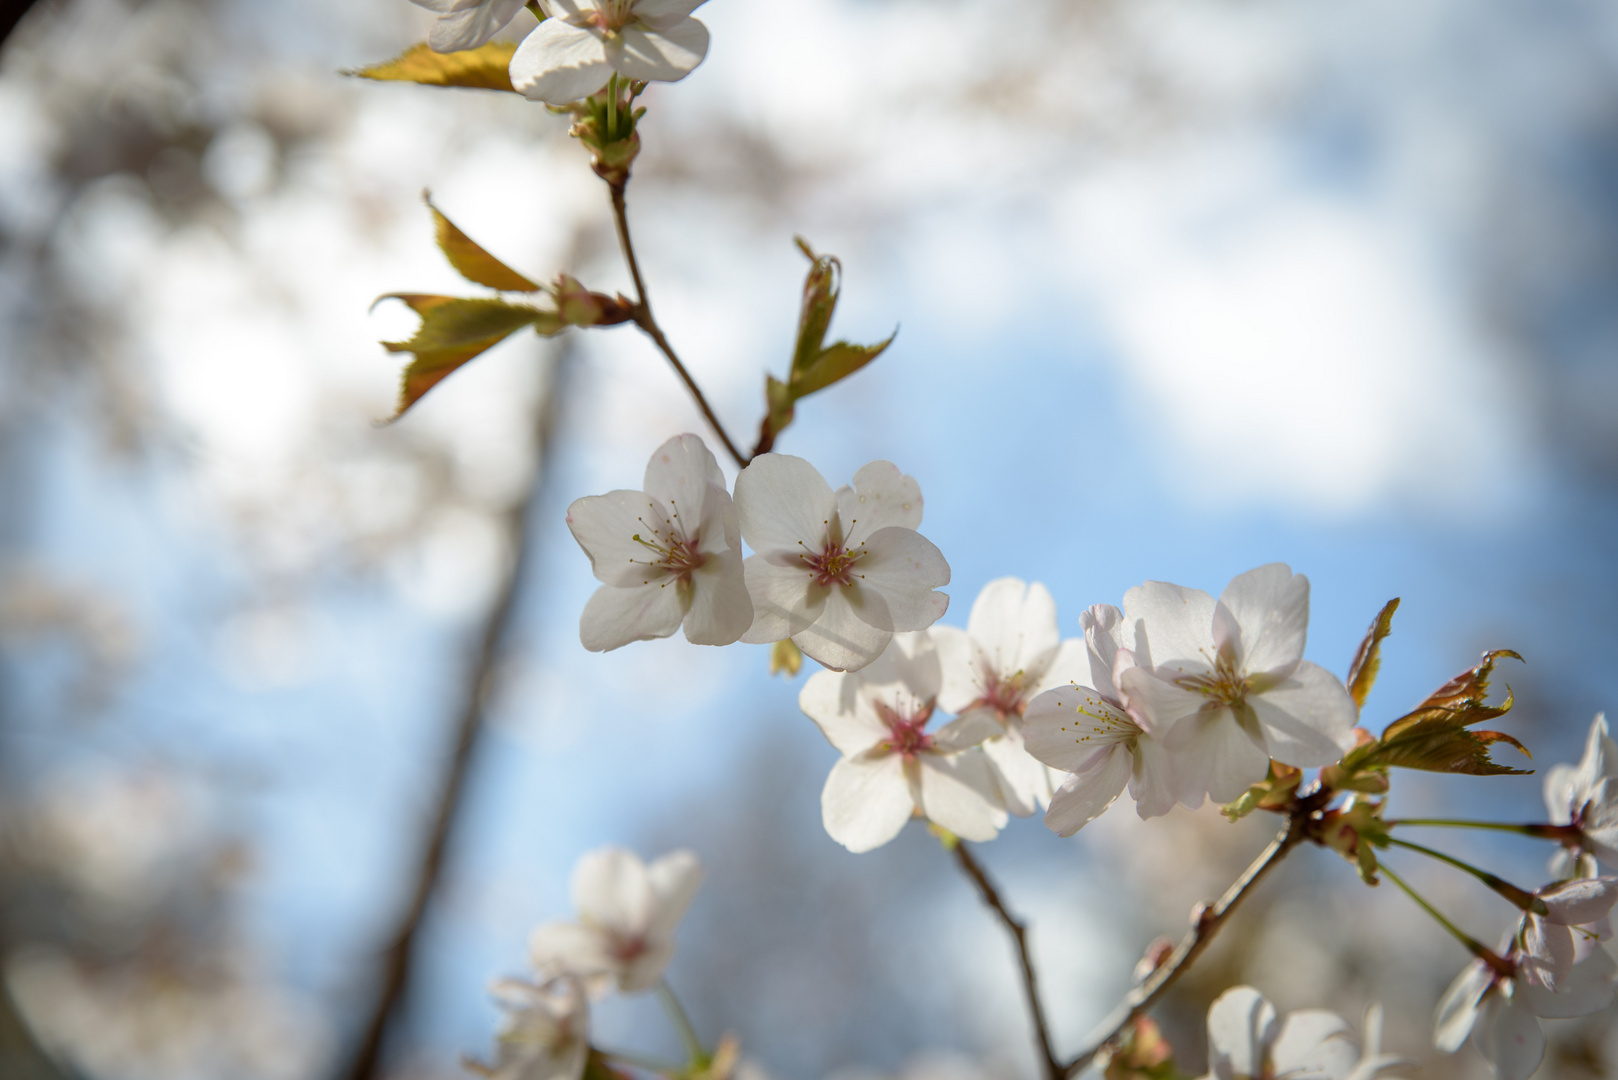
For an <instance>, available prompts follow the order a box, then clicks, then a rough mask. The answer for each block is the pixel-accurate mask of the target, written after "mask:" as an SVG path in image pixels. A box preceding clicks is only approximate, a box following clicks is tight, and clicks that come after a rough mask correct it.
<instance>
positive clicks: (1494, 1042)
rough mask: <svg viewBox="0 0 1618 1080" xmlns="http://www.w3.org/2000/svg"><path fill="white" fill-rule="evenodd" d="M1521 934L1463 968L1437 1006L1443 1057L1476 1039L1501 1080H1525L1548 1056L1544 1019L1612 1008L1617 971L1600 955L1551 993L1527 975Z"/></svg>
mask: <svg viewBox="0 0 1618 1080" xmlns="http://www.w3.org/2000/svg"><path fill="white" fill-rule="evenodd" d="M1519 936H1520V928H1519V930H1517V931H1513V932H1512V933H1511V934H1508V935H1507V936H1506V939H1505V940H1504V941H1503V942H1502V943H1501V946H1500V952H1499V954H1498V955H1492V956H1483V957H1479V958H1478V959H1476V960H1473V961H1472V962H1471V963H1469V964H1467V965H1466V967H1464V968H1462V969H1461V973H1460V975H1458V976H1456V979H1455V981H1454V982H1452V983H1451V984H1450V986H1449V989H1448V990H1446V991H1445V992H1444V996H1443V997H1442V998H1440V999H1439V1002H1438V1011H1437V1016H1436V1019H1435V1021H1434V1031H1433V1045H1434V1046H1436V1047H1438V1049H1440V1050H1442V1051H1443V1052H1444V1053H1446V1054H1452V1053H1454V1052H1455V1051H1456V1050H1459V1049H1460V1047H1461V1044H1462V1043H1464V1042H1465V1041H1466V1039H1467V1036H1468V1035H1470V1036H1471V1037H1472V1042H1473V1044H1474V1045H1475V1046H1476V1047H1477V1048H1478V1052H1479V1053H1481V1054H1482V1055H1483V1057H1484V1059H1485V1060H1486V1061H1488V1062H1489V1063H1490V1064H1491V1065H1493V1066H1494V1071H1495V1075H1496V1076H1497V1077H1499V1080H1527V1078H1528V1077H1529V1076H1532V1075H1533V1073H1534V1070H1535V1069H1537V1068H1539V1062H1540V1059H1541V1058H1543V1057H1544V1056H1545V1032H1544V1030H1543V1029H1542V1028H1541V1027H1540V1024H1539V1021H1540V1018H1541V1017H1545V1018H1548V1019H1558V1018H1565V1017H1572V1016H1587V1015H1589V1014H1590V1013H1593V1012H1599V1011H1601V1010H1602V1009H1604V1008H1606V1007H1607V1006H1608V1005H1610V1004H1611V1003H1612V999H1613V979H1614V976H1615V975H1618V965H1615V964H1614V963H1613V960H1612V957H1611V956H1609V955H1608V954H1607V951H1606V950H1605V949H1602V948H1599V947H1598V948H1595V949H1593V950H1591V952H1590V955H1589V956H1588V957H1587V958H1586V959H1584V960H1583V961H1581V962H1580V963H1578V964H1576V965H1574V967H1573V969H1572V970H1571V971H1570V972H1569V973H1568V974H1567V976H1566V977H1565V978H1563V979H1561V980H1560V981H1559V984H1558V986H1557V989H1556V990H1554V991H1552V990H1550V989H1548V988H1546V987H1544V986H1536V985H1534V984H1533V983H1532V982H1531V981H1530V980H1529V978H1528V977H1527V975H1526V971H1525V965H1524V963H1523V954H1522V952H1521V951H1520V950H1519V948H1518V946H1517V940H1518V938H1519Z"/></svg>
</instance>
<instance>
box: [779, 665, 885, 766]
mask: <svg viewBox="0 0 1618 1080" xmlns="http://www.w3.org/2000/svg"><path fill="white" fill-rule="evenodd" d="M854 690H855V686H854V680H853V679H851V678H849V677H848V676H847V675H844V674H842V673H841V672H836V671H817V672H815V673H814V674H813V675H811V676H809V678H808V679H807V680H805V682H804V684H803V689H802V690H800V691H799V692H798V708H800V709H802V710H803V712H804V715H806V716H808V717H809V719H811V720H813V721H814V722H815V726H817V727H818V728H820V733H821V734H822V735H824V736H826V741H827V742H829V743H831V744H832V746H834V747H836V748H837V750H838V752H839V753H841V754H842V755H843V756H844V757H854V756H855V755H858V754H862V753H864V752H865V751H867V750H869V749H871V748H872V747H873V746H875V745H876V744H877V743H879V742H881V741H882V740H884V739H886V738H887V737H888V734H889V732H888V729H887V727H886V726H885V725H884V724H883V723H882V722H881V721H880V720H879V719H877V717H876V716H875V715H874V714H872V713H870V712H867V711H866V710H864V709H859V708H856V706H855V693H854Z"/></svg>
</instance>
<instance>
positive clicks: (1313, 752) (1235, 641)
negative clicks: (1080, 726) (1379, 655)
mask: <svg viewBox="0 0 1618 1080" xmlns="http://www.w3.org/2000/svg"><path fill="white" fill-rule="evenodd" d="M1124 623H1125V627H1124V629H1125V632H1126V635H1127V634H1130V633H1132V634H1133V635H1134V645H1133V649H1134V654H1135V661H1136V665H1137V666H1135V667H1133V668H1131V669H1130V670H1129V671H1126V672H1124V674H1123V676H1122V678H1121V680H1120V683H1119V688H1120V689H1121V690H1122V692H1123V694H1124V696H1125V698H1126V699H1127V700H1128V701H1129V702H1130V704H1131V708H1132V709H1133V710H1136V711H1137V712H1138V714H1139V715H1141V716H1143V717H1144V718H1146V719H1147V720H1148V721H1149V722H1150V726H1151V728H1152V730H1153V732H1154V733H1155V734H1156V735H1157V737H1159V738H1161V739H1163V740H1164V742H1165V743H1166V744H1167V745H1168V748H1169V750H1170V752H1171V753H1172V754H1173V755H1174V759H1175V773H1176V783H1177V784H1178V785H1179V787H1180V793H1179V794H1180V799H1181V801H1183V802H1185V803H1186V804H1187V805H1188V806H1197V805H1200V804H1201V802H1202V799H1203V796H1204V795H1207V796H1208V797H1210V798H1212V799H1214V800H1215V801H1217V802H1230V801H1231V800H1233V799H1235V798H1236V797H1237V796H1239V795H1241V794H1242V792H1244V791H1246V790H1247V788H1248V787H1249V786H1251V785H1252V784H1254V783H1256V782H1258V781H1259V780H1262V779H1264V776H1265V774H1266V772H1268V770H1269V767H1270V759H1271V758H1274V759H1275V760H1276V761H1279V762H1282V763H1283V764H1287V765H1295V766H1298V767H1300V768H1310V767H1313V766H1317V765H1330V764H1331V763H1333V762H1335V761H1337V760H1338V759H1339V758H1341V757H1342V756H1343V754H1345V753H1346V752H1347V751H1348V750H1350V749H1352V748H1353V746H1354V736H1353V729H1354V724H1355V721H1356V717H1357V715H1358V714H1357V710H1356V709H1355V706H1354V699H1353V698H1352V697H1350V696H1349V694H1348V689H1347V688H1346V687H1344V686H1343V684H1342V683H1341V682H1339V681H1338V680H1337V677H1336V676H1334V675H1332V674H1331V672H1329V671H1327V670H1326V669H1325V668H1322V667H1319V666H1318V665H1316V664H1312V663H1310V662H1309V661H1307V660H1305V659H1303V646H1304V637H1305V633H1306V631H1307V629H1308V623H1309V579H1307V578H1305V577H1304V576H1303V575H1302V574H1294V573H1293V572H1292V571H1291V570H1290V569H1288V568H1287V567H1286V566H1285V565H1284V564H1282V563H1271V564H1269V565H1268V566H1261V567H1259V568H1258V569H1257V570H1249V571H1248V572H1247V573H1245V574H1242V575H1240V576H1239V577H1237V578H1235V579H1234V580H1233V581H1231V583H1230V584H1229V585H1228V586H1226V587H1225V591H1224V592H1223V593H1222V594H1220V597H1219V599H1218V600H1217V601H1216V600H1214V598H1213V597H1211V596H1209V595H1208V594H1207V593H1205V592H1203V591H1201V590H1200V589H1186V588H1182V587H1181V586H1178V585H1169V584H1167V583H1165V582H1161V581H1148V582H1147V583H1146V584H1144V585H1140V586H1137V587H1135V588H1133V589H1130V590H1129V592H1128V593H1126V594H1125V595H1124Z"/></svg>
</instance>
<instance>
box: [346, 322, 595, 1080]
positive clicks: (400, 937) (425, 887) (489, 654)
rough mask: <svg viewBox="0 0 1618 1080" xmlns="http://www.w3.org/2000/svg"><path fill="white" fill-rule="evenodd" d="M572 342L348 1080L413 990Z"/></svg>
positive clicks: (510, 616) (370, 1057) (526, 545)
mask: <svg viewBox="0 0 1618 1080" xmlns="http://www.w3.org/2000/svg"><path fill="white" fill-rule="evenodd" d="M572 348H573V346H572V343H571V340H570V339H569V338H563V339H561V341H560V343H559V346H558V349H557V352H556V356H555V358H554V360H553V361H552V362H551V364H550V366H549V370H550V373H551V374H550V379H549V385H548V386H546V387H545V391H544V397H543V400H542V401H541V403H540V406H539V409H538V410H537V412H536V416H535V439H534V441H535V444H536V447H537V452H538V455H539V459H538V461H537V462H536V463H535V465H534V474H533V479H532V481H531V482H530V483H529V486H528V492H527V494H526V495H525V496H524V497H523V498H522V499H521V500H520V501H519V502H518V503H517V504H516V505H514V506H512V507H511V509H510V510H509V511H507V513H506V515H505V521H504V525H505V533H506V535H507V536H509V537H511V538H512V544H513V552H514V556H513V559H512V564H511V569H510V571H509V572H508V574H507V576H506V580H505V582H504V583H503V585H502V587H501V590H500V594H499V596H498V597H497V598H496V600H495V602H494V606H493V607H492V608H491V609H490V611H489V615H488V618H487V619H486V620H485V621H484V624H483V631H482V633H481V634H480V635H479V637H478V642H477V646H476V649H475V651H474V652H473V655H472V660H471V664H470V666H469V668H468V670H467V677H466V685H465V689H464V692H463V694H462V698H461V705H460V714H459V716H458V717H457V719H456V723H455V743H454V748H453V750H452V752H451V754H450V757H449V760H448V763H447V765H446V768H445V773H444V779H443V783H442V786H441V787H440V789H439V796H438V804H437V808H436V810H435V811H434V814H433V821H432V826H431V829H430V831H429V832H428V834H427V842H426V845H425V846H424V848H423V849H422V853H421V861H420V863H419V864H418V867H417V870H416V874H415V885H414V887H413V889H412V891H411V895H410V902H409V904H408V906H407V907H406V908H405V912H404V914H403V915H402V916H401V917H400V920H399V926H398V929H397V930H396V931H395V933H394V936H393V940H392V942H391V943H390V944H389V945H388V947H387V951H386V952H385V953H384V954H383V961H382V971H381V974H380V976H379V980H378V981H379V984H380V985H379V987H378V990H377V997H376V1001H375V1003H374V1004H373V1005H372V1007H371V1010H370V1014H369V1017H368V1018H367V1021H366V1024H365V1030H364V1033H363V1034H362V1036H361V1038H360V1042H359V1045H358V1047H357V1048H356V1049H355V1052H354V1055H353V1057H352V1058H351V1059H350V1061H349V1064H348V1065H347V1067H346V1068H345V1069H344V1070H343V1072H342V1074H341V1075H342V1076H344V1077H346V1078H347V1080H374V1078H375V1077H377V1076H379V1075H380V1071H381V1066H382V1055H383V1052H384V1049H385V1044H386V1039H387V1035H388V1032H389V1030H390V1029H391V1028H393V1027H394V1026H395V1024H396V1022H397V1018H398V1015H399V1014H400V1013H401V1012H402V1011H403V1006H404V1004H405V1000H406V997H407V992H408V990H409V988H410V981H411V973H412V970H413V969H414V966H415V958H416V953H417V943H418V940H419V937H420V933H421V925H422V920H423V918H424V917H425V916H426V914H427V908H428V906H429V905H430V903H431V901H432V899H433V895H434V893H435V892H436V891H437V890H438V887H439V883H440V880H441V878H442V877H443V874H444V864H445V856H446V854H447V853H448V850H449V841H450V838H451V836H452V835H453V833H454V830H455V824H456V819H457V818H458V816H459V814H460V811H461V807H462V803H463V794H464V792H465V789H466V780H467V776H468V774H469V772H470V771H471V765H472V761H473V759H474V758H475V757H476V750H477V746H478V742H479V738H480V736H481V734H482V732H483V728H484V717H485V714H486V712H487V709H488V706H489V699H490V696H491V695H492V693H493V692H494V689H495V685H496V678H497V675H498V673H499V670H500V666H501V665H500V661H501V659H502V657H503V654H504V652H505V648H506V643H507V640H508V638H509V637H510V635H511V628H512V625H513V623H514V622H515V614H516V611H517V607H518V601H519V599H520V598H521V596H522V594H523V591H524V589H525V587H526V586H527V584H528V579H529V577H530V576H531V574H532V569H533V566H534V554H535V553H534V551H533V548H534V546H535V543H534V541H535V537H536V535H537V532H538V530H537V528H536V523H535V520H534V518H535V514H536V513H537V512H538V511H539V510H541V509H542V508H543V505H544V502H545V499H544V496H545V491H546V482H547V478H548V476H549V474H550V464H551V449H552V444H553V442H554V441H555V432H556V427H557V417H558V416H560V415H561V411H560V409H559V407H558V399H560V398H561V397H562V395H563V393H564V392H565V387H566V385H567V368H568V367H569V361H570V357H571V353H572Z"/></svg>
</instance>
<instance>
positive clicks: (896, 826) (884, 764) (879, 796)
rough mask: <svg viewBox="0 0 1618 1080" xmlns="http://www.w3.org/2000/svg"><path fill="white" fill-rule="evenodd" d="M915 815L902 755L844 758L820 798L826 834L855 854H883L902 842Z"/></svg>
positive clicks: (830, 777)
mask: <svg viewBox="0 0 1618 1080" xmlns="http://www.w3.org/2000/svg"><path fill="white" fill-rule="evenodd" d="M915 810H916V803H915V800H914V799H913V798H912V797H911V795H910V783H909V781H907V780H906V779H905V775H904V761H903V759H902V758H900V757H899V755H898V754H861V755H859V756H858V757H851V758H843V759H842V760H841V761H839V762H838V763H837V764H835V765H833V766H832V769H831V775H830V776H828V777H826V786H825V788H823V789H822V790H821V792H820V816H821V821H822V822H823V823H824V824H825V826H826V832H827V833H828V834H829V835H830V836H831V838H832V839H833V840H835V841H837V842H838V843H839V844H842V845H843V846H844V847H846V848H847V849H848V850H850V851H853V852H862V851H870V850H871V849H873V848H879V847H881V846H882V845H883V844H886V843H887V842H888V841H889V840H892V839H893V838H894V837H895V836H898V835H899V830H900V829H903V828H904V825H905V822H907V821H909V820H910V818H911V815H912V814H914V813H915Z"/></svg>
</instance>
